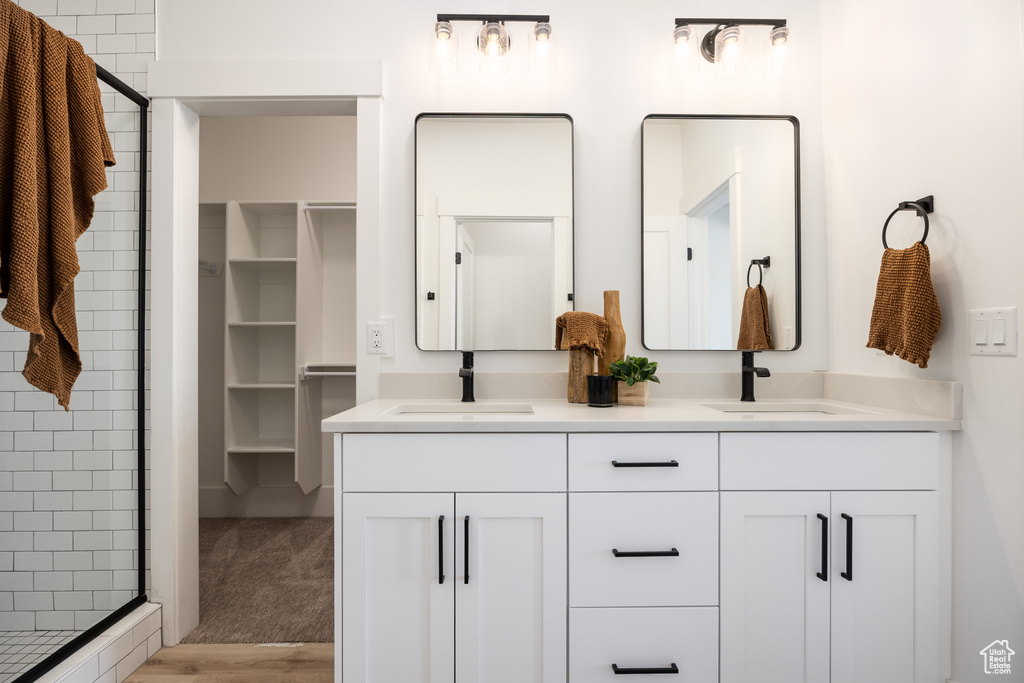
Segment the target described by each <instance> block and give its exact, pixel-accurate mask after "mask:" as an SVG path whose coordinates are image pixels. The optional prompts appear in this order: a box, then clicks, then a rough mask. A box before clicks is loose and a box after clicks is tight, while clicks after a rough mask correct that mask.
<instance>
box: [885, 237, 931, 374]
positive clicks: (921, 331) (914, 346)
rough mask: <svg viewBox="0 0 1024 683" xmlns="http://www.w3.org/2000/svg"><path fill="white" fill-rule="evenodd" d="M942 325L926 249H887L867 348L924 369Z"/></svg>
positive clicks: (925, 247)
mask: <svg viewBox="0 0 1024 683" xmlns="http://www.w3.org/2000/svg"><path fill="white" fill-rule="evenodd" d="M941 324H942V311H940V310H939V300H938V299H937V298H936V296H935V289H934V288H933V287H932V277H931V256H930V255H929V253H928V247H927V246H925V245H924V244H923V243H921V242H917V243H916V244H914V246H912V247H910V248H909V249H886V250H885V252H884V253H883V254H882V267H881V270H880V271H879V273H878V288H877V289H876V290H875V305H874V308H873V309H872V310H871V330H870V331H869V332H868V344H867V347H868V348H869V349H880V350H882V351H885V352H886V353H887V354H889V355H890V356H891V355H893V354H896V355H897V356H899V357H900V358H902V359H903V360H905V361H908V362H910V363H917V365H918V367H922V368H926V367H928V356H929V355H930V354H931V350H932V342H934V341H935V335H937V334H938V332H939V326H940V325H941Z"/></svg>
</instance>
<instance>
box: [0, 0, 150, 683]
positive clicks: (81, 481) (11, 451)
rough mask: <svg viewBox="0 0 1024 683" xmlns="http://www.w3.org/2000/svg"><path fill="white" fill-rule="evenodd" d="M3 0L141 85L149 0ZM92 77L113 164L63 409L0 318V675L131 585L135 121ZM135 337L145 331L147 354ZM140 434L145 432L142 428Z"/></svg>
mask: <svg viewBox="0 0 1024 683" xmlns="http://www.w3.org/2000/svg"><path fill="white" fill-rule="evenodd" d="M14 2H15V4H17V5H20V6H21V7H22V8H24V9H26V10H28V11H30V12H32V13H34V14H35V15H37V16H38V17H40V18H41V19H43V20H44V21H46V22H47V23H48V24H50V25H51V26H53V27H54V28H57V29H58V30H60V31H63V32H64V33H65V34H67V35H68V36H70V37H72V38H75V39H76V40H78V41H79V42H80V43H82V45H83V47H84V48H85V51H86V53H88V54H89V55H91V56H92V57H93V59H95V61H96V63H97V64H99V65H100V66H103V67H104V68H106V69H107V70H108V71H110V72H111V73H113V74H114V75H115V76H117V77H118V78H120V79H121V80H122V81H124V82H125V83H127V84H128V85H129V86H131V87H133V88H135V89H136V90H138V91H139V92H142V93H143V94H145V89H146V68H147V64H148V63H149V62H150V61H151V60H153V59H154V58H155V51H156V36H155V6H154V5H155V3H154V2H153V0H14ZM100 89H101V91H102V93H103V108H104V114H105V118H106V125H107V131H108V133H109V135H110V138H111V143H112V145H113V148H114V154H115V156H116V158H117V165H116V166H114V167H113V168H110V169H108V170H107V183H108V189H107V190H106V191H105V192H103V193H102V194H101V195H99V196H98V197H97V200H96V214H95V217H94V219H93V222H92V225H91V226H90V228H89V230H88V231H87V232H86V233H85V234H84V235H82V237H81V238H80V239H79V241H78V245H77V246H78V254H79V264H80V267H81V272H80V274H79V276H78V277H77V278H76V279H75V294H76V307H77V311H78V329H79V342H80V348H81V355H82V363H83V372H82V375H81V377H79V379H78V381H77V382H76V384H75V389H74V391H73V393H72V397H71V412H65V411H64V410H63V409H62V408H60V407H59V406H58V405H57V404H56V401H55V400H54V398H53V397H52V396H50V395H49V394H45V393H42V392H40V391H37V390H36V389H34V388H33V387H31V386H30V385H29V384H28V382H26V381H25V379H24V378H23V377H22V376H21V369H22V367H23V366H24V363H25V352H26V350H27V348H28V333H26V332H23V331H21V330H18V329H15V328H13V327H12V326H10V325H8V324H7V323H6V322H3V321H0V683H4V681H5V680H11V679H13V677H14V676H16V675H17V672H16V671H15V669H17V670H18V671H22V670H24V668H26V667H27V666H30V665H31V664H32V663H34V662H35V661H38V660H39V659H41V657H42V656H44V655H45V654H46V652H48V651H49V650H51V649H53V647H51V646H53V645H54V644H56V643H59V642H65V641H66V640H67V639H68V637H69V636H70V635H71V634H75V633H79V632H81V631H82V630H84V629H87V628H89V627H90V626H92V625H93V624H95V623H96V622H97V621H99V620H100V619H102V618H103V617H105V616H107V615H108V614H110V612H111V611H113V610H115V609H117V608H119V607H121V606H122V605H124V604H125V603H127V602H128V601H129V600H130V599H131V598H132V597H134V595H135V594H136V591H137V590H138V585H137V584H138V578H137V577H138V574H137V572H138V566H139V560H138V557H137V555H138V540H137V539H138V528H137V521H136V509H137V506H138V496H137V493H136V490H137V488H136V487H137V485H138V473H137V471H136V469H137V448H138V443H137V438H138V436H137V433H136V410H137V405H138V398H137V386H136V385H137V377H138V375H137V372H138V369H137V360H136V349H137V345H138V344H137V334H138V332H137V329H138V314H137V312H136V311H137V292H138V284H139V278H138V272H137V269H138V256H137V254H138V208H139V164H140V156H139V140H138V136H139V130H140V123H141V122H140V115H139V110H138V107H137V105H135V104H133V103H132V102H131V101H130V100H128V99H127V98H126V97H124V96H122V95H120V94H118V93H116V92H115V91H114V90H113V89H112V88H110V87H108V86H106V85H104V84H101V85H100ZM146 144H147V145H148V144H149V141H147V143H146ZM146 172H147V173H148V169H146ZM147 223H148V216H147ZM147 262H148V259H147ZM147 290H148V287H147ZM147 298H148V292H147ZM0 305H2V302H0ZM147 306H148V304H147ZM147 327H148V325H147ZM148 348H149V342H148V331H147V341H146V349H147V350H146V358H145V362H146V363H147V366H148V362H149V353H148ZM146 381H147V384H148V381H149V373H148V371H147V372H146ZM147 422H148V420H147ZM143 438H145V439H146V443H147V445H148V430H147V432H145V434H144V437H143ZM147 459H148V453H147ZM147 480H148V477H147ZM147 499H148V496H147ZM147 537H148V533H147ZM147 544H148V539H147ZM147 560H148V554H147ZM147 584H148V575H147ZM147 589H148V585H147ZM31 631H34V632H35V633H33V634H29V633H27V632H31ZM15 633H16V635H12V634H15ZM21 645H24V646H25V647H24V648H22V650H23V651H20V650H18V649H17V647H16V646H21ZM19 652H20V654H19ZM18 663H22V664H24V665H25V666H24V667H22V666H16V664H18ZM8 676H10V677H8Z"/></svg>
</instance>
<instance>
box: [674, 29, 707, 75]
mask: <svg viewBox="0 0 1024 683" xmlns="http://www.w3.org/2000/svg"><path fill="white" fill-rule="evenodd" d="M695 38H696V34H695V33H694V30H693V27H692V26H689V25H683V26H676V27H675V30H673V31H672V47H671V55H670V57H669V69H668V75H669V77H670V78H672V79H674V80H677V81H681V80H683V79H685V78H689V77H690V76H693V75H694V74H695V73H697V71H698V69H699V68H700V59H699V57H700V55H699V54H698V53H697V48H698V46H697V43H698V41H697V40H695Z"/></svg>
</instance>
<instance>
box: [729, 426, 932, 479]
mask: <svg viewBox="0 0 1024 683" xmlns="http://www.w3.org/2000/svg"><path fill="white" fill-rule="evenodd" d="M721 443H722V456H721V457H722V490H723V491H759V490H760V491H776V490H780V491H819V490H832V491H842V490H846V491H860V490H886V489H888V490H914V489H917V490H933V489H937V488H938V487H939V484H940V473H939V466H940V458H939V435H938V434H935V433H931V432H772V433H763V432H746V433H742V434H741V433H732V434H722V440H721Z"/></svg>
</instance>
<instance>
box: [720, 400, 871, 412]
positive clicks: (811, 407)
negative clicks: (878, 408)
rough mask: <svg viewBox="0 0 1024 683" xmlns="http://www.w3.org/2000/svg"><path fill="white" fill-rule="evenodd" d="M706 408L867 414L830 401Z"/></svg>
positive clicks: (730, 404)
mask: <svg viewBox="0 0 1024 683" xmlns="http://www.w3.org/2000/svg"><path fill="white" fill-rule="evenodd" d="M704 407H705V408H711V409H712V410H718V411H720V412H723V413H748V414H749V413H758V414H764V413H769V414H778V413H783V414H790V415H792V414H799V415H866V414H868V413H867V412H866V411H864V410H857V409H856V408H847V407H846V406H836V405H831V404H828V403H775V402H772V401H754V402H752V403H741V402H739V401H737V402H735V403H705V404H704Z"/></svg>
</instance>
